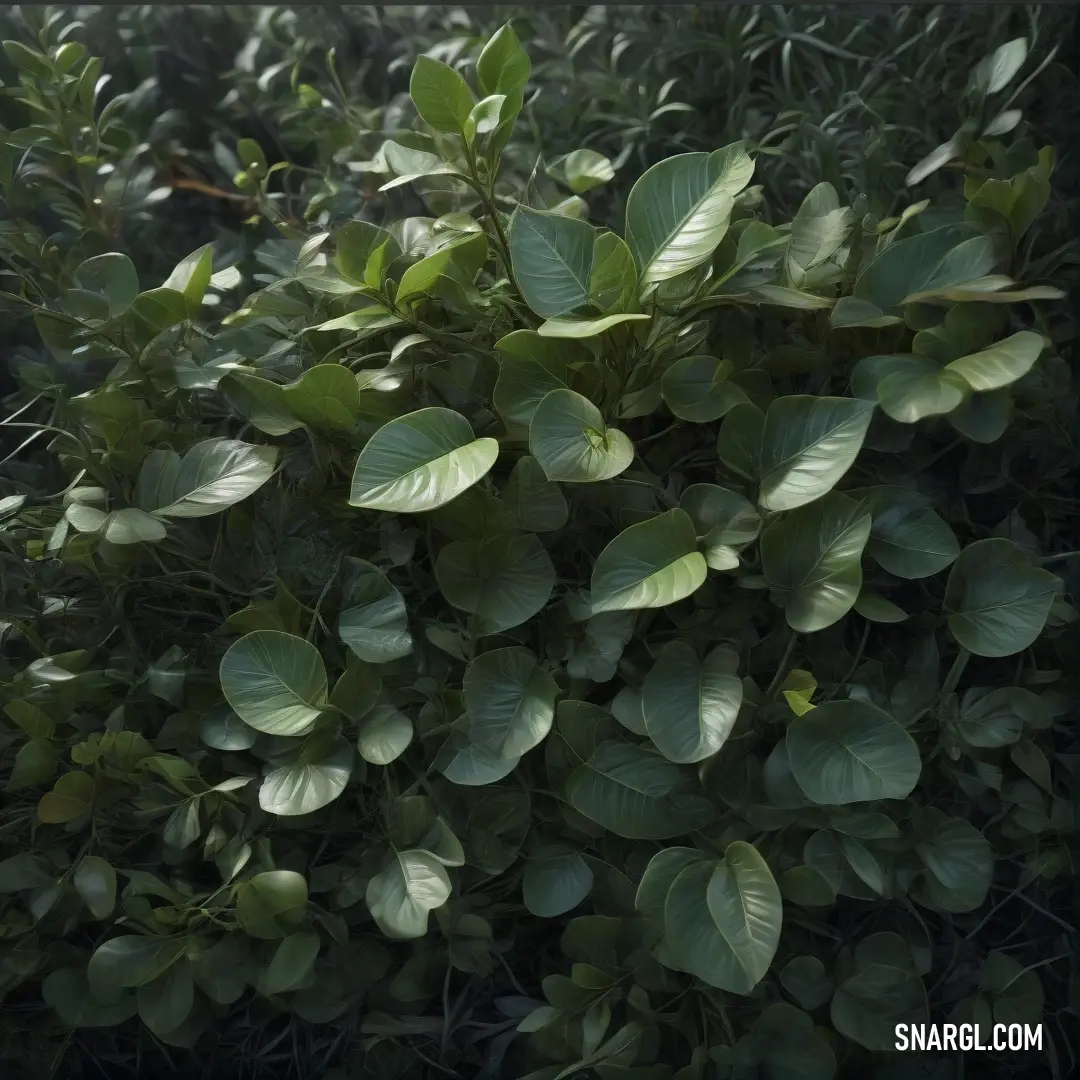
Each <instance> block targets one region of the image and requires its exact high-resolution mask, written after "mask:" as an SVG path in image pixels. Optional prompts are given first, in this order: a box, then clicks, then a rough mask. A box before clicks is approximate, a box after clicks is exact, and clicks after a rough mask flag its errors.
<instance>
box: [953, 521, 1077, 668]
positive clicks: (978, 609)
mask: <svg viewBox="0 0 1080 1080" xmlns="http://www.w3.org/2000/svg"><path fill="white" fill-rule="evenodd" d="M1060 589H1061V580H1060V579H1059V578H1057V577H1055V576H1054V575H1053V574H1051V573H1050V572H1049V571H1047V570H1043V569H1041V568H1040V567H1037V566H1034V565H1033V564H1032V561H1031V558H1030V557H1029V556H1028V555H1026V554H1025V553H1024V552H1023V551H1022V550H1021V549H1020V548H1018V547H1017V546H1016V545H1015V544H1014V543H1013V542H1012V541H1011V540H1001V539H997V538H992V539H989V540H978V541H976V542H975V543H974V544H969V545H968V546H967V547H966V548H964V550H963V551H961V552H960V557H959V558H958V559H957V560H956V562H955V563H953V566H952V569H951V570H950V571H949V579H948V581H947V582H946V585H945V600H944V609H945V612H946V614H947V615H948V617H949V629H950V630H951V631H952V634H953V637H955V638H956V640H957V641H958V642H959V643H960V644H961V645H962V646H963V647H964V648H965V649H967V650H968V651H969V652H971V653H974V654H975V655H976V656H993V657H996V656H1012V655H1014V654H1015V653H1018V652H1022V651H1023V650H1024V649H1026V648H1027V647H1028V646H1029V645H1031V644H1032V642H1034V641H1035V639H1036V638H1037V637H1038V636H1039V634H1041V633H1042V629H1043V627H1044V626H1045V625H1046V619H1047V616H1048V615H1049V614H1050V605H1051V604H1052V603H1053V602H1054V598H1055V596H1056V595H1057V593H1058V592H1059V591H1060Z"/></svg>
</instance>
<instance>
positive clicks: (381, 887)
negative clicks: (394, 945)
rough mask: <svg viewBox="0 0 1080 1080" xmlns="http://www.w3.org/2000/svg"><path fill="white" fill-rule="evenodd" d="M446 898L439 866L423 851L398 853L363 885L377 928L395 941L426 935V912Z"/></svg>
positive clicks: (447, 892)
mask: <svg viewBox="0 0 1080 1080" xmlns="http://www.w3.org/2000/svg"><path fill="white" fill-rule="evenodd" d="M449 897H450V879H449V878H448V877H447V876H446V870H445V868H444V867H443V865H442V863H441V862H439V860H438V859H436V858H435V856H434V855H432V854H430V853H429V852H427V851H418V850H416V851H399V852H396V853H395V854H394V857H393V860H392V861H391V863H390V864H389V865H388V866H387V867H386V868H385V869H383V870H381V871H380V872H379V873H378V874H376V875H375V876H374V877H373V878H372V879H371V880H370V881H369V882H368V885H367V892H366V899H367V906H368V909H369V910H370V911H371V916H372V918H373V919H374V920H375V922H376V924H377V925H378V927H379V929H380V930H381V931H382V932H383V933H384V934H385V935H386V936H387V937H388V938H395V939H407V938H419V937H423V936H424V934H426V933H427V927H428V913H429V912H431V911H434V910H435V908H438V907H442V905H443V904H445V903H446V901H447V900H448V899H449Z"/></svg>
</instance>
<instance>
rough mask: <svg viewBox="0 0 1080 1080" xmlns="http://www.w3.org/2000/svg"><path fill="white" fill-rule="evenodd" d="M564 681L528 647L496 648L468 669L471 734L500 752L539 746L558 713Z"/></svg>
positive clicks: (515, 754)
mask: <svg viewBox="0 0 1080 1080" xmlns="http://www.w3.org/2000/svg"><path fill="white" fill-rule="evenodd" d="M558 693H559V686H558V684H557V683H556V682H555V680H554V679H552V677H551V676H550V675H548V673H547V672H546V671H544V670H543V669H542V668H541V667H540V666H539V665H538V664H537V662H536V657H535V656H534V655H533V653H532V652H530V651H529V650H528V649H523V648H518V647H512V648H509V649H495V650H494V651H492V652H489V653H484V655H483V656H480V657H477V659H475V660H474V661H473V662H472V663H471V664H470V665H469V667H468V669H467V670H466V672H465V682H464V697H465V709H466V712H467V713H468V717H469V739H470V741H471V742H473V743H475V744H476V745H477V746H479V747H481V748H482V749H484V750H487V751H489V752H490V753H492V754H494V755H496V756H497V757H500V758H515V759H516V758H520V757H521V755H522V754H525V753H527V752H528V751H529V750H532V749H533V747H535V746H539V745H540V743H541V742H543V740H544V738H545V736H546V735H547V733H548V732H549V731H550V730H551V725H552V722H553V720H554V719H555V697H556V695H557V694H558Z"/></svg>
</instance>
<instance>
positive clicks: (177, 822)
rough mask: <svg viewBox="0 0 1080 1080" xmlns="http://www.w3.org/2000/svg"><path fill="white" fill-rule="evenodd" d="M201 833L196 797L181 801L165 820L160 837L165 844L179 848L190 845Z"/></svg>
mask: <svg viewBox="0 0 1080 1080" xmlns="http://www.w3.org/2000/svg"><path fill="white" fill-rule="evenodd" d="M201 834H202V823H201V821H200V820H199V802H198V800H197V799H188V800H185V801H184V802H182V803H181V804H180V805H179V806H178V807H177V808H176V809H175V810H174V811H173V812H172V813H171V814H170V815H169V820H168V821H166V822H165V828H164V829H163V830H162V833H161V838H162V839H163V840H164V841H165V843H166V844H169V845H170V846H172V847H175V848H180V849H181V850H182V849H184V848H186V847H190V846H191V845H192V844H194V843H195V841H196V840H198V839H199V836H200V835H201Z"/></svg>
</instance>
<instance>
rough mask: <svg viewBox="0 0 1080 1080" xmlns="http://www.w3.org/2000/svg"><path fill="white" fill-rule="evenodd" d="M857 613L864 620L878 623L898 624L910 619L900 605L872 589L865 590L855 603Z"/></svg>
mask: <svg viewBox="0 0 1080 1080" xmlns="http://www.w3.org/2000/svg"><path fill="white" fill-rule="evenodd" d="M855 611H856V612H857V613H858V614H859V615H861V616H862V617H863V618H864V619H869V620H870V621H871V622H878V623H898V622H903V621H904V620H905V619H906V618H907V617H908V615H907V612H906V611H905V610H904V609H903V608H902V607H900V606H899V605H898V604H894V603H893V602H892V601H891V600H886V599H885V597H884V596H880V595H878V593H876V592H873V591H871V590H870V589H863V590H862V591H861V592H860V593H859V597H858V599H857V600H856V601H855Z"/></svg>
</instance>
